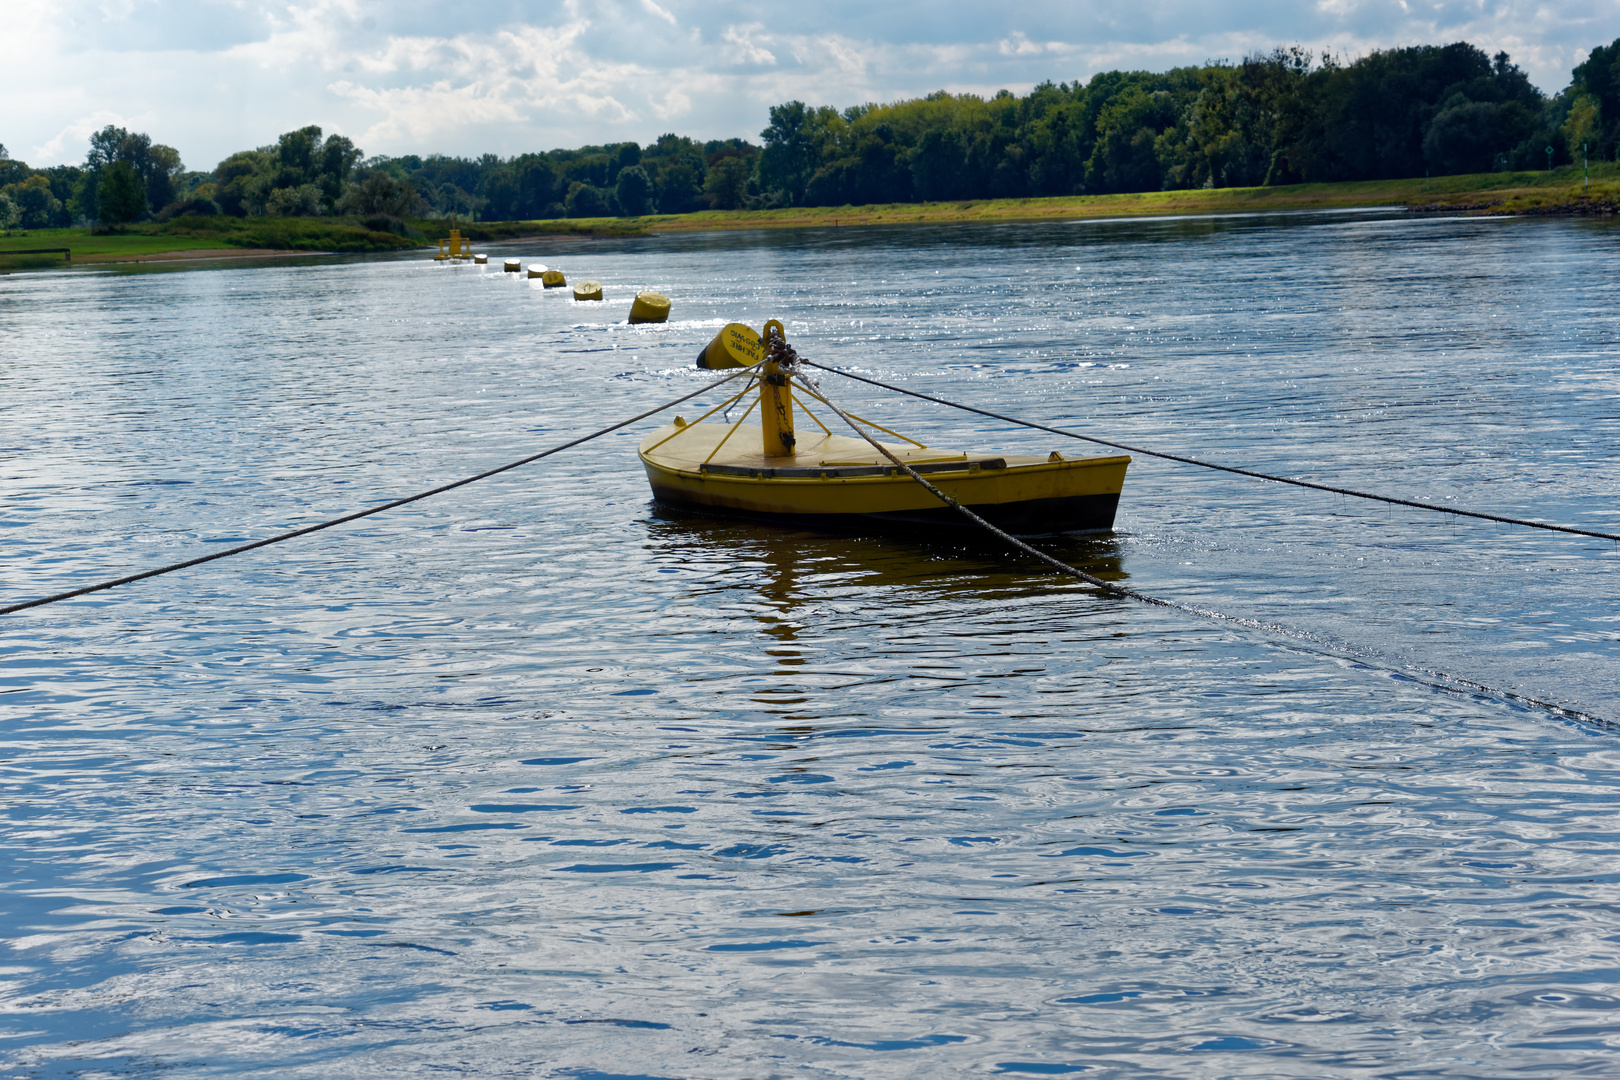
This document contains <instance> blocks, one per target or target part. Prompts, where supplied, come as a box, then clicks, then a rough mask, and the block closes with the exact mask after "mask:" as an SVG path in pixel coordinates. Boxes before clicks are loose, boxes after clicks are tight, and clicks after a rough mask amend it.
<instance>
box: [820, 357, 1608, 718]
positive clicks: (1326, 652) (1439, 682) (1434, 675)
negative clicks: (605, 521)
mask: <svg viewBox="0 0 1620 1080" xmlns="http://www.w3.org/2000/svg"><path fill="white" fill-rule="evenodd" d="M793 360H794V361H795V362H796V363H797V364H800V365H804V366H808V367H817V368H821V369H822V370H823V371H833V372H835V373H837V374H840V375H847V374H848V372H843V371H838V369H837V368H828V367H825V366H824V365H821V364H815V363H812V362H811V361H809V360H805V359H803V358H800V357H797V356H795V357H793ZM798 381H799V385H800V386H801V387H803V389H804V390H805V391H806V392H807V393H809V394H810V395H811V396H813V397H814V398H815V399H816V400H817V401H819V402H821V403H822V404H823V405H825V406H827V408H829V409H831V410H832V411H833V412H835V413H837V414H838V417H839V419H841V420H843V421H844V423H846V424H848V425H849V426H850V428H851V430H853V431H854V432H855V434H857V435H859V436H860V437H861V438H863V439H865V440H866V441H867V442H868V443H870V444H871V445H872V447H873V448H874V449H876V450H877V451H878V453H880V454H882V455H883V456H884V457H886V458H888V459H889V461H890V462H892V463H893V464H894V465H895V466H896V467H897V468H899V469H901V470H902V471H903V472H905V474H906V475H907V476H909V477H911V478H912V479H913V480H915V481H917V483H919V484H921V485H922V486H923V487H924V488H926V489H927V490H928V492H929V494H931V495H933V496H934V498H936V499H938V500H939V501H940V502H942V503H944V504H945V505H946V506H948V507H950V508H951V509H952V510H955V511H956V512H957V513H959V514H961V515H962V516H963V517H965V518H967V519H968V520H969V521H971V522H973V523H974V524H975V525H978V526H980V527H981V528H984V529H986V530H988V531H989V532H991V533H993V534H995V535H996V536H997V537H1000V538H1001V539H1002V540H1004V541H1006V542H1007V543H1008V544H1011V545H1012V546H1013V547H1015V548H1017V549H1018V550H1020V551H1022V552H1024V553H1025V554H1027V555H1033V556H1034V557H1035V558H1037V559H1039V560H1041V561H1042V562H1044V563H1046V564H1047V565H1049V566H1051V567H1053V568H1055V569H1056V570H1058V571H1059V572H1061V573H1064V574H1068V575H1069V576H1071V577H1075V578H1079V579H1080V580H1081V581H1084V582H1086V583H1087V584H1088V585H1094V586H1096V587H1097V588H1099V589H1102V590H1103V591H1104V592H1106V593H1108V594H1110V595H1112V596H1117V597H1119V598H1121V599H1125V600H1135V601H1137V602H1139V603H1143V604H1151V605H1153V606H1155V607H1164V608H1171V609H1173V610H1175V611H1180V612H1185V613H1186V614H1188V615H1195V616H1197V617H1198V618H1201V619H1211V620H1214V621H1216V622H1224V623H1233V624H1236V625H1238V626H1243V627H1247V628H1249V629H1251V630H1263V631H1267V632H1269V633H1274V634H1281V635H1283V636H1285V637H1290V638H1294V639H1296V640H1309V641H1313V642H1316V643H1317V644H1318V645H1319V646H1321V647H1320V648H1317V649H1309V648H1304V647H1303V646H1300V645H1297V644H1296V645H1293V646H1292V647H1293V648H1297V649H1301V651H1304V652H1309V653H1315V654H1317V655H1321V656H1327V657H1330V658H1333V659H1343V658H1342V657H1339V656H1337V655H1336V654H1335V653H1334V652H1333V651H1332V643H1330V642H1327V641H1324V640H1323V639H1322V638H1320V637H1318V636H1317V635H1316V634H1312V633H1309V632H1308V631H1304V630H1298V629H1294V628H1292V627H1287V626H1283V625H1281V624H1279V623H1267V622H1261V621H1260V620H1258V619H1247V618H1244V617H1242V616H1239V615H1228V614H1226V613H1225V612H1221V611H1214V610H1212V609H1210V608H1201V607H1195V606H1193V605H1191V604H1183V603H1181V602H1180V601H1178V600H1166V599H1164V598H1163V597H1160V596H1150V595H1148V594H1147V593H1144V592H1137V591H1136V590H1135V589H1128V588H1126V587H1125V586H1123V585H1116V584H1114V583H1113V582H1111V581H1108V580H1105V579H1104V578H1100V577H1097V576H1096V575H1095V574H1088V573H1086V571H1084V570H1081V569H1080V568H1079V567H1077V566H1070V565H1069V564H1068V563H1066V562H1064V561H1063V560H1062V559H1058V558H1055V557H1053V556H1051V555H1048V554H1047V553H1046V552H1044V551H1041V550H1040V549H1038V548H1035V547H1032V546H1030V545H1029V544H1027V543H1025V542H1024V541H1022V540H1020V539H1019V538H1018V537H1016V536H1014V535H1012V534H1011V533H1009V532H1006V531H1005V530H1003V529H1000V528H997V527H996V526H995V525H992V524H991V523H990V522H988V521H986V520H985V519H984V518H982V517H980V516H979V515H978V514H975V513H974V512H973V511H972V510H969V509H968V508H967V507H966V506H963V505H962V504H961V503H960V502H958V501H957V500H955V499H953V498H952V497H951V496H949V495H947V494H946V493H945V492H943V491H941V490H940V489H939V488H937V487H935V486H934V485H933V484H931V483H929V482H928V480H927V479H926V478H925V477H924V476H923V475H922V474H921V473H919V472H918V471H917V470H915V469H913V468H912V467H911V466H910V465H907V464H906V463H905V462H903V461H901V460H900V459H899V458H898V457H896V456H895V455H894V453H893V452H892V451H890V450H889V448H888V447H886V446H884V445H883V444H882V443H880V442H878V441H877V440H876V439H874V438H872V436H871V435H870V434H869V433H868V432H867V431H866V430H865V429H864V428H862V427H860V426H859V425H857V424H856V423H855V421H854V420H852V419H850V417H849V416H848V414H846V413H845V412H844V411H843V410H842V409H840V408H839V407H838V406H837V405H834V404H833V403H832V402H831V401H830V400H828V398H827V397H826V395H825V394H824V393H823V392H822V390H821V387H820V385H819V384H817V383H815V382H814V381H812V380H811V379H810V378H809V377H808V376H806V375H804V374H803V373H802V372H801V373H799V375H798ZM863 381H866V380H863ZM877 385H880V386H881V385H883V384H881V383H878V384H877ZM889 389H896V388H895V387H890V388H889ZM902 392H904V391H902ZM918 396H922V395H918ZM930 400H937V399H930ZM944 404H947V405H949V404H951V403H950V402H944ZM970 411H973V412H978V411H980V410H977V409H974V410H970ZM987 415H992V416H993V415H995V414H993V413H991V414H987ZM1001 419H1006V418H1005V417H1002V418H1001ZM1014 422H1015V423H1016V421H1014ZM1031 426H1032V427H1034V426H1039V425H1031ZM1046 430H1052V429H1050V428H1049V429H1046ZM1059 434H1064V433H1063V432H1059ZM1082 437H1083V436H1082ZM1355 662H1356V663H1360V664H1364V665H1366V666H1368V667H1377V668H1380V669H1382V670H1385V671H1388V672H1390V673H1391V674H1394V675H1397V676H1399V677H1400V678H1403V679H1408V680H1410V681H1412V682H1416V683H1420V684H1422V685H1424V686H1428V687H1431V688H1433V689H1436V690H1444V691H1447V692H1448V693H1459V692H1461V691H1472V692H1475V693H1481V694H1488V695H1491V696H1493V697H1499V698H1505V699H1506V700H1508V701H1512V702H1514V703H1515V704H1519V705H1526V706H1529V707H1531V708H1536V709H1542V710H1545V711H1546V712H1550V713H1552V714H1554V715H1556V716H1562V717H1567V718H1568V719H1571V720H1579V721H1581V722H1583V723H1588V724H1595V725H1598V726H1600V727H1604V728H1610V727H1613V726H1614V725H1613V724H1612V723H1611V722H1610V721H1609V720H1607V719H1605V718H1603V717H1601V716H1596V715H1594V714H1592V713H1589V712H1584V711H1582V710H1580V709H1571V708H1566V707H1565V706H1563V705H1555V704H1553V703H1552V702H1550V701H1542V700H1541V699H1540V698H1533V697H1530V696H1528V695H1526V694H1519V693H1515V692H1514V691H1512V690H1502V689H1498V688H1497V687H1494V686H1487V685H1486V684H1484V683H1481V682H1476V681H1474V680H1473V679H1465V678H1461V677H1459V676H1456V675H1449V674H1446V673H1445V672H1442V671H1434V670H1431V669H1427V668H1412V667H1407V668H1404V669H1402V668H1394V667H1388V666H1386V665H1374V664H1370V663H1368V662H1367V661H1366V660H1360V659H1358V660H1356V661H1355ZM1424 676H1427V678H1425V677H1424Z"/></svg>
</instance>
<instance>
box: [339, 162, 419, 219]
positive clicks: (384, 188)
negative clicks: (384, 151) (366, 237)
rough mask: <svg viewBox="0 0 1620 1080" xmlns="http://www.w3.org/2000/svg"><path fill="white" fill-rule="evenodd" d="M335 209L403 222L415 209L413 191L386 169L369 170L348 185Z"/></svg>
mask: <svg viewBox="0 0 1620 1080" xmlns="http://www.w3.org/2000/svg"><path fill="white" fill-rule="evenodd" d="M338 209H339V210H340V211H341V212H343V213H345V214H356V215H358V216H360V217H365V218H377V217H386V218H394V219H396V220H403V219H405V218H406V217H408V216H410V215H411V214H412V213H413V212H414V211H415V210H416V191H415V190H414V189H413V188H412V187H411V185H410V182H409V181H407V180H401V179H399V178H398V177H397V176H394V175H393V174H392V173H390V172H388V171H387V170H386V169H372V170H370V171H369V172H367V173H366V174H365V175H364V176H362V177H361V178H360V180H359V182H358V183H353V184H350V185H349V189H348V191H346V192H345V193H344V196H343V199H342V201H341V202H340V203H339V204H338Z"/></svg>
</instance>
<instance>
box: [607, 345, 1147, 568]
mask: <svg viewBox="0 0 1620 1080" xmlns="http://www.w3.org/2000/svg"><path fill="white" fill-rule="evenodd" d="M750 346H751V347H750ZM698 363H699V365H700V366H704V367H732V366H746V367H755V368H757V372H756V373H755V374H754V376H753V377H752V378H750V379H749V382H748V385H747V387H746V388H745V389H744V390H743V391H742V392H741V393H739V394H737V395H736V396H735V397H733V398H731V399H730V402H724V403H722V404H721V405H718V406H716V407H715V408H714V409H711V410H710V411H709V412H708V413H706V414H705V415H704V416H703V417H699V418H698V421H697V422H695V423H687V422H686V420H685V419H683V418H682V417H676V418H675V422H674V423H672V424H666V425H665V426H663V427H661V428H659V429H658V430H657V431H654V432H653V433H652V434H651V435H649V436H647V438H646V439H644V440H643V441H642V443H641V446H640V449H639V454H640V457H641V464H642V467H643V468H645V469H646V470H647V479H648V481H649V482H650V483H651V484H652V490H653V496H654V497H655V498H656V499H657V500H658V501H659V502H662V503H666V504H669V505H672V506H681V507H687V508H693V509H699V510H707V511H714V512H720V513H727V514H738V515H743V516H747V517H756V518H764V519H768V520H772V521H781V522H788V523H794V524H806V525H815V526H835V527H849V528H857V529H858V528H864V527H869V526H870V525H872V524H888V525H926V526H940V525H948V526H967V527H971V523H970V522H969V521H968V520H967V519H966V518H965V517H963V516H962V515H961V514H959V513H957V512H956V511H955V510H953V509H951V508H950V507H948V506H946V505H944V504H943V503H942V502H940V500H939V499H938V498H937V497H935V496H934V495H933V494H931V493H930V492H929V491H928V490H927V489H926V488H924V487H923V486H922V485H921V484H919V483H917V482H916V480H914V479H913V478H912V477H911V476H910V475H908V474H907V473H906V472H905V471H904V470H903V469H901V468H899V467H897V466H896V465H895V463H894V462H893V461H891V460H890V459H889V457H888V456H887V455H885V454H884V453H882V451H880V450H878V449H877V448H875V447H874V446H873V445H872V444H871V443H870V442H868V441H867V440H866V439H864V438H862V437H859V436H857V435H855V434H854V433H853V432H852V433H851V434H849V435H838V434H834V433H833V432H832V431H831V429H830V428H829V427H828V426H827V424H824V423H822V421H821V419H820V418H819V417H818V416H817V415H816V414H815V413H814V412H813V411H811V410H810V409H809V408H807V407H806V405H805V403H804V402H803V401H796V400H795V399H794V394H793V382H792V378H793V376H794V374H795V371H794V357H793V353H792V350H790V349H787V348H786V341H785V336H784V335H783V333H782V329H781V324H780V323H778V322H775V321H774V320H773V321H772V322H769V323H767V324H766V327H765V336H764V341H763V342H762V341H761V338H760V335H758V334H755V333H754V332H753V330H752V329H751V328H750V327H746V326H743V325H742V324H740V323H733V324H731V325H730V326H727V327H726V328H725V329H724V330H722V331H721V332H720V334H719V335H717V336H716V338H715V341H714V342H713V343H711V345H710V346H709V347H708V348H707V349H705V350H704V352H703V353H702V354H701V355H700V357H699V360H698ZM756 384H757V385H758V387H759V394H758V395H757V397H755V398H754V400H752V401H751V402H750V403H749V404H748V406H747V408H746V410H745V411H744V412H743V414H742V415H741V416H739V417H738V418H737V420H736V422H734V423H703V422H702V421H703V420H704V419H706V418H707V417H708V416H712V415H714V413H716V412H720V411H721V410H722V409H726V408H728V407H729V405H730V404H731V403H734V402H738V401H740V399H741V398H742V397H743V396H745V395H749V394H750V392H751V391H752V390H753V388H754V386H755V385H756ZM803 389H804V390H805V392H806V394H807V396H809V397H811V398H812V399H818V400H824V399H819V396H818V395H817V394H815V393H814V391H813V390H811V389H810V388H809V387H808V386H803ZM755 408H759V409H760V410H761V422H760V425H759V426H758V427H745V426H744V423H745V422H746V421H747V420H748V418H749V416H750V415H751V414H752V413H753V411H754V410H755ZM795 410H797V411H799V412H803V413H804V414H805V415H806V416H808V417H809V418H810V419H811V420H812V421H814V423H815V425H816V427H817V428H818V429H819V430H817V431H815V432H796V431H795V429H794V423H793V419H794V413H795ZM851 419H853V420H855V421H857V422H858V423H862V424H865V425H866V426H867V427H869V428H871V429H873V430H874V431H878V432H882V433H884V434H886V435H890V436H893V437H894V438H895V439H898V440H901V441H899V442H886V441H885V442H882V443H881V445H882V446H883V447H884V448H885V449H887V450H888V451H889V453H890V454H892V455H893V456H894V457H895V458H897V459H898V460H899V461H901V462H904V463H905V464H906V465H908V466H910V467H911V468H913V469H914V470H916V471H917V472H918V473H921V474H923V475H924V476H926V477H927V479H928V481H929V482H930V483H931V484H933V485H934V486H936V487H938V488H939V489H940V490H941V491H943V492H945V494H947V495H949V496H951V497H952V498H954V499H956V500H957V501H958V502H960V503H962V504H963V505H964V506H966V507H968V508H969V509H970V510H972V511H973V512H974V513H976V514H978V515H979V516H980V517H983V518H984V519H985V520H987V521H989V522H990V523H991V524H993V525H996V526H998V527H1000V528H1002V529H1005V530H1006V531H1008V532H1010V533H1014V534H1016V535H1021V536H1041V535H1050V534H1053V533H1068V532H1095V531H1103V530H1107V529H1111V528H1113V525H1114V512H1115V510H1116V508H1117V507H1118V506H1119V495H1120V491H1121V489H1122V488H1123V487H1124V484H1125V469H1126V467H1127V466H1128V465H1129V464H1130V461H1131V459H1130V458H1129V457H1127V456H1124V455H1114V456H1107V457H1080V458H1066V457H1064V456H1063V455H1062V454H1059V453H1056V452H1054V453H1051V454H1049V455H1047V456H1045V457H1042V456H1039V455H1024V454H996V453H973V452H968V451H959V450H942V449H940V448H938V447H932V446H925V445H924V444H922V443H919V442H917V441H916V440H913V439H908V438H906V437H905V436H904V435H900V434H898V433H897V432H893V431H889V429H887V428H884V427H880V426H879V425H877V424H873V423H871V422H870V421H865V420H861V418H860V417H855V416H853V415H852V416H851ZM829 420H832V421H833V422H840V421H837V420H836V417H835V416H833V415H831V410H830V406H829Z"/></svg>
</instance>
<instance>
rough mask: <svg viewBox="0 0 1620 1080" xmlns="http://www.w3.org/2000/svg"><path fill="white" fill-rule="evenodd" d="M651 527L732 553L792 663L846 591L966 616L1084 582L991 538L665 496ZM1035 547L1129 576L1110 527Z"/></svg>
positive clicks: (721, 556) (704, 550)
mask: <svg viewBox="0 0 1620 1080" xmlns="http://www.w3.org/2000/svg"><path fill="white" fill-rule="evenodd" d="M646 525H647V539H648V543H649V545H650V546H652V547H654V548H656V549H658V550H659V551H660V552H662V553H663V554H664V555H665V556H674V557H676V558H677V559H678V560H682V561H684V560H686V559H690V560H691V561H692V563H693V564H701V565H705V566H713V565H714V564H715V561H716V560H730V561H731V562H732V563H733V564H734V565H735V566H736V568H737V572H736V573H735V574H733V575H729V578H728V581H727V583H726V584H727V586H728V587H730V588H736V587H742V586H744V585H745V583H752V588H753V589H754V590H755V591H756V592H755V596H756V599H757V610H755V611H754V613H753V615H752V617H753V618H754V619H755V620H756V621H757V622H758V623H759V627H760V632H761V633H762V634H764V635H765V636H766V637H767V638H768V639H769V642H768V643H767V645H766V647H765V652H766V654H767V655H770V656H773V657H775V658H776V662H777V664H779V665H782V666H784V667H793V666H798V665H801V664H803V663H804V658H803V656H802V655H801V651H800V649H799V648H798V647H797V643H798V640H799V636H800V634H801V633H802V632H804V630H805V616H807V615H809V614H811V612H812V611H813V610H815V609H818V608H819V607H820V606H821V605H825V604H826V603H827V602H828V601H829V600H832V599H835V598H836V597H837V595H838V594H839V593H842V592H849V591H862V592H870V590H873V589H883V590H890V591H891V592H892V596H891V597H889V601H890V602H891V603H893V604H896V605H901V606H902V607H904V608H905V609H906V610H907V611H908V613H909V612H911V611H913V610H914V609H916V608H917V607H919V606H926V607H928V608H929V609H932V610H934V611H947V612H948V611H951V610H956V611H960V612H962V613H964V614H966V613H968V612H970V611H977V610H979V609H981V608H983V607H984V606H985V605H988V604H992V603H997V602H1002V601H1006V600H1009V599H1016V598H1021V597H1028V596H1033V595H1040V594H1045V593H1049V592H1051V591H1053V590H1054V589H1070V588H1075V587H1080V588H1084V587H1085V586H1083V585H1081V584H1080V583H1079V582H1076V581H1074V580H1073V579H1070V578H1068V577H1066V576H1064V575H1061V574H1059V573H1057V572H1056V571H1054V570H1052V569H1050V568H1048V567H1046V566H1044V565H1043V564H1041V563H1039V562H1038V561H1036V560H1035V559H1033V558H1031V557H1030V556H1028V555H1025V554H1023V553H1022V552H1019V551H1017V550H1014V549H1012V548H1010V547H1008V546H1007V545H1006V544H1005V543H1004V542H1003V541H1001V540H999V539H998V538H996V537H994V536H990V535H985V536H983V537H980V536H976V535H974V534H971V533H969V534H965V535H964V534H960V533H950V534H930V533H927V532H924V531H895V532H884V533H878V534H871V533H856V532H848V533H845V532H835V531H812V530H807V529H796V528H790V527H784V526H779V525H772V524H768V523H762V522H757V521H752V520H746V519H740V518H727V517H720V516H713V515H708V514H703V513H698V512H695V511H690V510H683V509H679V508H675V507H669V506H665V505H662V504H659V503H650V504H649V507H648V516H647V518H646ZM1035 544H1036V546H1037V547H1039V548H1040V549H1041V550H1043V551H1046V552H1048V553H1049V554H1051V555H1053V556H1054V557H1056V558H1058V559H1061V560H1063V561H1064V562H1067V563H1069V564H1070V565H1072V566H1075V567H1078V568H1080V569H1082V570H1085V571H1086V572H1087V573H1090V574H1094V575H1096V576H1097V577H1100V578H1103V579H1104V580H1106V581H1125V580H1127V579H1128V578H1129V574H1128V573H1127V572H1126V570H1125V567H1124V556H1123V552H1122V550H1121V547H1120V543H1119V541H1118V539H1117V538H1116V537H1115V536H1114V535H1113V534H1111V533H1088V534H1079V535H1073V536H1059V537H1047V538H1044V539H1041V540H1038V541H1035ZM712 599H713V598H712V597H710V600H711V601H712Z"/></svg>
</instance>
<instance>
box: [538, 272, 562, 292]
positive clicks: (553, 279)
mask: <svg viewBox="0 0 1620 1080" xmlns="http://www.w3.org/2000/svg"><path fill="white" fill-rule="evenodd" d="M540 284H541V285H543V286H545V287H546V288H548V289H560V288H562V287H563V286H564V285H567V284H568V279H567V278H565V277H563V273H562V271H561V270H547V271H546V272H545V273H543V274H541V275H540Z"/></svg>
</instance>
